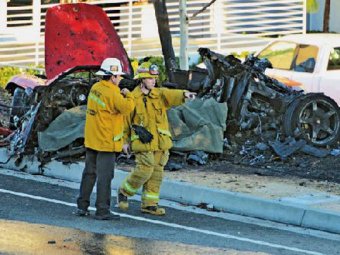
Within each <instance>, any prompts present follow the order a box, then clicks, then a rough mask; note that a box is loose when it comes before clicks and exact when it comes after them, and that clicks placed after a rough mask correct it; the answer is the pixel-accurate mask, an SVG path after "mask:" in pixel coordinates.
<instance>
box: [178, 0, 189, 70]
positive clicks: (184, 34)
mask: <svg viewBox="0 0 340 255" xmlns="http://www.w3.org/2000/svg"><path fill="white" fill-rule="evenodd" d="M179 4H180V5H179V15H180V57H179V65H180V68H181V69H182V70H189V63H188V38H189V37H188V25H189V21H188V16H187V1H186V0H180V2H179Z"/></svg>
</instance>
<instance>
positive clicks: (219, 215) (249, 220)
mask: <svg viewBox="0 0 340 255" xmlns="http://www.w3.org/2000/svg"><path fill="white" fill-rule="evenodd" d="M0 169H1V171H0V174H4V175H9V176H14V177H17V178H21V179H25V180H32V181H36V182H43V183H48V184H52V185H58V186H61V187H67V188H71V189H77V190H79V186H80V183H79V182H74V181H68V180H61V179H56V178H51V177H48V176H44V175H32V174H29V173H25V172H20V171H17V170H16V171H15V170H8V169H3V168H1V165H0ZM93 192H94V193H95V192H96V189H95V188H94V190H93ZM112 196H117V192H116V190H112ZM140 199H141V196H140V195H137V194H136V195H135V196H133V197H132V198H131V200H135V201H140ZM159 204H160V205H162V206H166V207H171V208H174V209H176V210H181V211H186V212H191V213H195V214H203V215H207V216H211V217H215V218H221V219H225V220H231V221H238V222H242V223H245V224H253V225H257V226H262V227H266V228H272V229H279V230H284V231H289V232H293V233H298V234H303V235H308V236H314V237H318V238H325V239H329V240H334V241H340V236H339V235H337V234H332V233H328V232H324V231H321V230H315V229H306V228H303V227H298V226H293V225H287V224H284V223H278V222H273V221H269V220H262V219H256V218H251V217H247V216H242V215H236V214H231V213H226V212H212V211H207V210H205V209H201V208H198V207H195V206H187V205H182V204H180V203H177V202H173V201H168V200H164V199H162V200H161V201H160V202H159Z"/></svg>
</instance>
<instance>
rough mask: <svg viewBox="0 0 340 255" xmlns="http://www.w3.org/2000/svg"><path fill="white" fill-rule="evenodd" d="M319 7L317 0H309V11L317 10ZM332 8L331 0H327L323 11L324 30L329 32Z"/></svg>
mask: <svg viewBox="0 0 340 255" xmlns="http://www.w3.org/2000/svg"><path fill="white" fill-rule="evenodd" d="M318 9H319V5H318V1H317V0H307V12H308V13H313V12H317V11H318ZM330 10H331V0H325V10H324V13H323V32H329V14H330Z"/></svg>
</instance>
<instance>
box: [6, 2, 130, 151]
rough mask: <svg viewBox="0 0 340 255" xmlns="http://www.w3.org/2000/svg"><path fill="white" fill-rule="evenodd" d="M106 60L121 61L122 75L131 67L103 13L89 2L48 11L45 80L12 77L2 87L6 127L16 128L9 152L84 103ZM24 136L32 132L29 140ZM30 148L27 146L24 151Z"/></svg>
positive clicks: (35, 77) (34, 77)
mask: <svg viewBox="0 0 340 255" xmlns="http://www.w3.org/2000/svg"><path fill="white" fill-rule="evenodd" d="M108 57H116V58H118V59H120V60H121V62H122V65H123V71H124V72H125V73H127V74H128V75H129V74H132V67H131V64H130V62H129V59H128V56H127V53H126V51H125V49H124V47H123V45H122V43H121V41H120V38H119V36H118V34H117V32H116V31H115V29H114V27H113V26H112V24H111V21H110V19H109V18H108V17H107V15H106V13H105V12H104V11H103V10H102V9H101V8H100V7H97V6H94V5H88V4H63V5H58V6H55V7H52V8H49V9H48V11H47V13H46V25H45V69H46V77H45V76H43V77H42V76H39V77H38V76H28V75H17V76H14V77H13V78H12V79H11V80H10V81H9V82H8V84H7V85H6V90H7V91H9V92H10V93H11V94H12V95H13V97H12V105H11V116H10V127H11V129H16V131H15V134H13V137H12V138H11V139H12V146H11V147H12V148H13V149H12V150H13V151H12V153H20V152H23V151H24V150H25V146H26V143H27V139H30V140H32V141H33V144H32V146H30V148H31V149H33V148H34V146H35V145H36V144H35V142H34V141H35V140H36V137H35V134H36V133H37V132H38V131H41V130H44V129H45V128H46V127H47V126H48V125H49V123H50V122H51V121H52V120H54V119H55V118H56V117H57V116H58V115H59V114H60V113H62V112H63V111H64V110H66V109H69V108H72V107H75V106H79V105H86V102H87V95H88V93H89V90H90V88H91V86H92V85H93V84H94V83H95V82H97V81H98V78H97V77H96V76H95V75H94V73H95V72H96V71H98V69H99V67H100V64H101V62H102V61H103V60H104V59H105V58H108ZM29 134H32V135H31V136H30V135H29ZM27 149H29V148H27Z"/></svg>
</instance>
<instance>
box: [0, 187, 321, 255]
mask: <svg viewBox="0 0 340 255" xmlns="http://www.w3.org/2000/svg"><path fill="white" fill-rule="evenodd" d="M0 192H1V193H6V194H11V195H15V196H20V197H26V198H30V199H35V200H40V201H46V202H50V203H55V204H61V205H66V206H71V207H77V205H76V204H74V203H68V202H65V201H61V200H57V199H50V198H46V197H41V196H34V195H30V194H26V193H21V192H15V191H11V190H6V189H0ZM89 209H90V210H93V211H94V210H95V208H94V207H90V208H89ZM112 213H114V214H118V215H120V216H121V217H125V218H130V219H133V220H138V221H144V222H149V223H152V224H158V225H163V226H167V227H171V228H178V229H183V230H187V231H193V232H197V233H202V234H206V235H212V236H218V237H222V238H226V239H234V240H237V241H243V242H248V243H253V244H257V245H262V246H268V247H272V248H278V249H284V250H288V251H294V252H300V253H304V254H311V255H323V254H322V253H319V252H315V251H309V250H303V249H299V248H294V247H289V246H284V245H279V244H274V243H268V242H264V241H259V240H255V239H249V238H244V237H239V236H234V235H228V234H223V233H218V232H214V231H210V230H204V229H199V228H194V227H188V226H184V225H180V224H175V223H168V222H163V221H159V220H152V219H147V218H143V217H139V216H133V215H129V214H125V213H116V212H112Z"/></svg>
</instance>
